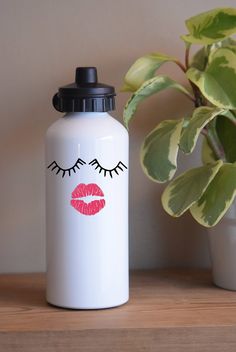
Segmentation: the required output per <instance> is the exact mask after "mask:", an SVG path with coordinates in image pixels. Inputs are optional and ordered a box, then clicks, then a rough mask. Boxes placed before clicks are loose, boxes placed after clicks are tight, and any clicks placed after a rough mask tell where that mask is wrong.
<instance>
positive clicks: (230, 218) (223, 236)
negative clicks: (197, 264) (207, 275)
mask: <svg viewBox="0 0 236 352" xmlns="http://www.w3.org/2000/svg"><path fill="white" fill-rule="evenodd" d="M208 239H209V249H210V256H211V262H212V271H213V281H214V283H215V284H216V285H217V286H219V287H222V288H224V289H227V290H233V291H236V203H234V204H233V205H232V206H231V208H230V209H229V210H228V212H227V213H226V214H225V216H224V218H223V219H222V220H221V221H220V222H219V223H218V224H217V225H216V226H215V227H212V228H210V229H209V230H208Z"/></svg>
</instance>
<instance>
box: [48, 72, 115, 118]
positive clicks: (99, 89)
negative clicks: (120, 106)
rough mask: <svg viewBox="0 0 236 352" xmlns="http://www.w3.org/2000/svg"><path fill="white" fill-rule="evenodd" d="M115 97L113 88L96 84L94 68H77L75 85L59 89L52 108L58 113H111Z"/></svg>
mask: <svg viewBox="0 0 236 352" xmlns="http://www.w3.org/2000/svg"><path fill="white" fill-rule="evenodd" d="M115 95H116V93H115V89H114V87H111V86H108V85H107V84H103V83H98V79H97V69H96V67H77V69H76V73H75V83H71V84H68V85H66V86H63V87H61V88H59V91H58V93H56V94H55V95H54V97H53V106H54V108H55V109H56V110H57V111H60V112H77V111H86V112H89V111H97V112H103V111H111V110H114V109H115V98H114V97H115Z"/></svg>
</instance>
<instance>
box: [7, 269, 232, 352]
mask: <svg viewBox="0 0 236 352" xmlns="http://www.w3.org/2000/svg"><path fill="white" fill-rule="evenodd" d="M130 284H131V288H130V301H129V303H127V304H125V305H123V306H121V307H117V308H112V309H105V310H96V311H74V310H65V309H60V308H55V307H52V306H49V305H48V304H47V303H46V302H45V298H44V296H45V276H44V275H43V274H24V275H0V352H2V351H4V352H8V351H17V352H21V351H22V352H28V351H30V352H31V351H50V352H52V351H57V352H70V351H83V352H87V351H96V352H106V351H109V352H111V351H112V352H118V351H119V352H126V351H135V352H139V351H158V352H162V351H168V352H172V351H174V352H180V351H181V352H185V351H186V352H187V351H188V352H189V351H202V352H208V351H214V352H218V351H220V352H222V351H234V352H235V351H236V292H232V291H226V290H223V289H220V288H217V287H215V286H213V285H212V283H211V274H210V272H209V271H207V270H167V269H166V270H146V271H134V272H132V273H131V278H130Z"/></svg>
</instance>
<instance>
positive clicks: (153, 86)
mask: <svg viewBox="0 0 236 352" xmlns="http://www.w3.org/2000/svg"><path fill="white" fill-rule="evenodd" d="M168 88H174V89H177V90H179V91H180V92H182V93H184V94H186V95H188V96H191V94H190V93H189V92H188V91H187V90H186V89H185V88H184V87H183V86H181V85H180V84H178V83H177V82H175V81H173V80H172V79H171V78H169V77H167V76H156V77H154V78H151V79H149V80H148V81H146V82H144V83H143V84H142V86H141V87H140V88H139V89H138V90H137V91H136V92H135V93H134V94H133V95H132V96H131V98H130V99H129V100H128V102H127V104H126V106H125V109H124V115H123V118H124V122H125V125H126V127H128V124H129V122H130V120H131V119H132V117H133V115H134V113H135V111H136V109H137V107H138V105H139V103H140V102H141V101H143V100H144V99H145V98H147V97H149V96H151V95H153V94H156V93H159V92H161V91H163V90H165V89H168Z"/></svg>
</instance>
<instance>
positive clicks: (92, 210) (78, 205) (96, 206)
mask: <svg viewBox="0 0 236 352" xmlns="http://www.w3.org/2000/svg"><path fill="white" fill-rule="evenodd" d="M86 196H97V197H104V194H103V191H102V190H101V188H100V187H98V185H96V184H95V183H89V184H88V185H85V184H84V183H80V184H78V186H76V187H75V189H74V191H73V192H72V194H71V197H72V199H71V201H70V204H71V205H72V207H73V208H75V209H76V210H77V211H78V212H79V213H81V214H84V215H95V214H97V213H98V212H99V211H100V210H102V208H104V206H105V199H99V200H97V199H96V200H93V201H91V202H89V203H85V202H84V201H83V200H81V199H79V198H83V197H86Z"/></svg>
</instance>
